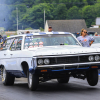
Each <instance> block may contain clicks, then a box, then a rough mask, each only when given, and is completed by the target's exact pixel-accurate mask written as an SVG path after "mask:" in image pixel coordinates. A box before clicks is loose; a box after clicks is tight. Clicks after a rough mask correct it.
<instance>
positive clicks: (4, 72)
mask: <svg viewBox="0 0 100 100" xmlns="http://www.w3.org/2000/svg"><path fill="white" fill-rule="evenodd" d="M5 79H6V70H5V68H4V69H3V81H5Z"/></svg>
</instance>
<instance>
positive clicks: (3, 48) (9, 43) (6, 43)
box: [1, 38, 14, 51]
mask: <svg viewBox="0 0 100 100" xmlns="http://www.w3.org/2000/svg"><path fill="white" fill-rule="evenodd" d="M13 40H14V39H13V38H11V39H7V40H5V42H4V43H3V46H2V48H1V50H2V51H3V50H7V49H9V46H10V45H11V43H12V42H13Z"/></svg>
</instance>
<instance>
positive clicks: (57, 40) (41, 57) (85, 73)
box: [0, 32, 100, 90]
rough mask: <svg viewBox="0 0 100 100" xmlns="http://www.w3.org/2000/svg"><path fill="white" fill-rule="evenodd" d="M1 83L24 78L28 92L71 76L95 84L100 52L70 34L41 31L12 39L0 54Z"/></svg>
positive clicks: (11, 83) (10, 82)
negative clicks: (84, 44)
mask: <svg viewBox="0 0 100 100" xmlns="http://www.w3.org/2000/svg"><path fill="white" fill-rule="evenodd" d="M0 68H1V77H2V82H3V84H4V85H5V86H6V85H13V84H14V81H15V78H21V77H26V78H27V79H28V87H29V89H30V90H36V89H37V88H38V84H39V83H40V82H45V81H48V80H51V79H57V81H58V83H68V82H69V79H70V77H74V78H80V79H85V78H86V79H87V82H88V83H89V85H91V86H95V85H96V84H97V83H98V69H100V49H99V48H89V47H82V46H81V44H80V43H79V42H78V40H77V39H76V38H75V37H74V35H73V34H71V33H69V32H46V33H45V32H42V33H31V34H22V35H16V36H11V37H9V38H7V39H6V42H5V43H4V44H3V47H2V48H1V51H0Z"/></svg>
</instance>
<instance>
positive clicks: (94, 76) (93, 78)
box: [87, 70, 98, 86]
mask: <svg viewBox="0 0 100 100" xmlns="http://www.w3.org/2000/svg"><path fill="white" fill-rule="evenodd" d="M87 82H88V84H89V85H90V86H95V85H97V83H98V70H90V71H88V72H87Z"/></svg>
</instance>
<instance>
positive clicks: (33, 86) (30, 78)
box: [28, 72, 39, 91]
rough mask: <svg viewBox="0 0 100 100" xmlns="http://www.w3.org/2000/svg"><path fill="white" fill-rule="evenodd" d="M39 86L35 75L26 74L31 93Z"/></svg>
mask: <svg viewBox="0 0 100 100" xmlns="http://www.w3.org/2000/svg"><path fill="white" fill-rule="evenodd" d="M38 84H39V77H38V75H36V74H32V73H30V72H29V73H28V87H29V89H30V90H31V91H35V90H36V89H37V87H38Z"/></svg>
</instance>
